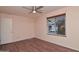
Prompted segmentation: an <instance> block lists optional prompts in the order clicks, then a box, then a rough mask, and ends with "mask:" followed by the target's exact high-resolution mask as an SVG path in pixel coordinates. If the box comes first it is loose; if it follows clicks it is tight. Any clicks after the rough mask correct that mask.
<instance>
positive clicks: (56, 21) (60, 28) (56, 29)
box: [47, 14, 65, 35]
mask: <svg viewBox="0 0 79 59" xmlns="http://www.w3.org/2000/svg"><path fill="white" fill-rule="evenodd" d="M47 22H48V34H50V35H65V14H62V15H57V16H53V17H48V18H47Z"/></svg>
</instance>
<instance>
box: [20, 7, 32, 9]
mask: <svg viewBox="0 0 79 59" xmlns="http://www.w3.org/2000/svg"><path fill="white" fill-rule="evenodd" d="M22 8H24V9H28V10H32V9H30V8H27V7H22Z"/></svg>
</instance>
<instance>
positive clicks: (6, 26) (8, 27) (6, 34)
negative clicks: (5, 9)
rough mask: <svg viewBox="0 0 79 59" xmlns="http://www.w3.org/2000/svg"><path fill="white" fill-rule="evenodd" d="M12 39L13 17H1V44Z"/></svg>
mask: <svg viewBox="0 0 79 59" xmlns="http://www.w3.org/2000/svg"><path fill="white" fill-rule="evenodd" d="M11 40H12V19H11V18H7V17H6V18H4V17H3V18H1V44H5V43H9V42H10V41H11Z"/></svg>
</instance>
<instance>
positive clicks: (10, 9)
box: [0, 6, 65, 16]
mask: <svg viewBox="0 0 79 59" xmlns="http://www.w3.org/2000/svg"><path fill="white" fill-rule="evenodd" d="M24 7H27V8H29V9H31V8H32V6H24ZM37 7H38V6H37ZM63 7H65V6H44V7H43V8H41V9H40V10H39V11H41V12H43V13H49V12H51V11H54V10H56V9H60V8H63ZM0 13H8V14H15V15H21V16H26V15H29V14H30V15H32V16H33V15H37V14H38V13H36V14H33V13H30V10H28V9H24V8H23V7H22V6H0ZM43 13H39V14H43Z"/></svg>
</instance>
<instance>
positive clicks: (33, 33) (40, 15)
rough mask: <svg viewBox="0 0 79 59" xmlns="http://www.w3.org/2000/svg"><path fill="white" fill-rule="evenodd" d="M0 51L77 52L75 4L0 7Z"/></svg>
mask: <svg viewBox="0 0 79 59" xmlns="http://www.w3.org/2000/svg"><path fill="white" fill-rule="evenodd" d="M0 51H3V52H78V51H79V6H0Z"/></svg>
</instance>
